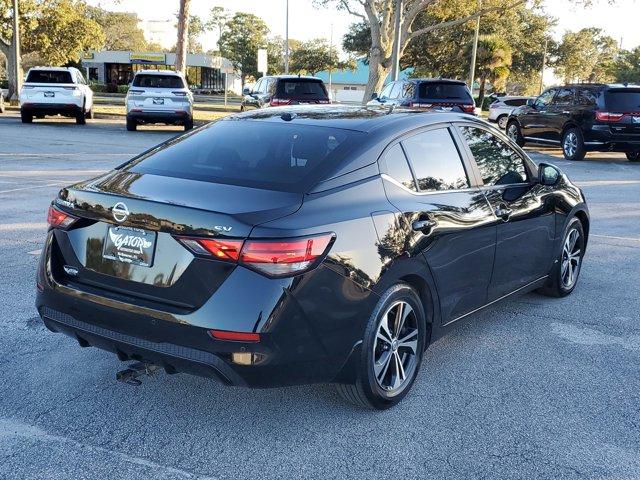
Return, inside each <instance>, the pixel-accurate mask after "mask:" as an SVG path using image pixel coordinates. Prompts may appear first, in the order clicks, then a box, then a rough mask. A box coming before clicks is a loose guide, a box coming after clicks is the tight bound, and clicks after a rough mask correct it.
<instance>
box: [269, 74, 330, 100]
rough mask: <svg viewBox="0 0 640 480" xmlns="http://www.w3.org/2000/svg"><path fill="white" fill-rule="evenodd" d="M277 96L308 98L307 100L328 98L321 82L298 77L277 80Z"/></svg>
mask: <svg viewBox="0 0 640 480" xmlns="http://www.w3.org/2000/svg"><path fill="white" fill-rule="evenodd" d="M278 97H280V98H301V99H305V98H308V99H309V100H326V99H327V98H328V96H327V91H326V90H325V88H324V85H323V84H322V82H320V81H317V80H299V79H292V80H280V81H279V82H278Z"/></svg>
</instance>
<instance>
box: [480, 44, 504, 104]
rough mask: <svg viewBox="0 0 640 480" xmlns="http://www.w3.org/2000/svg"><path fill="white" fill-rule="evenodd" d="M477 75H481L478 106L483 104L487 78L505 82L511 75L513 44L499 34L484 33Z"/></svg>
mask: <svg viewBox="0 0 640 480" xmlns="http://www.w3.org/2000/svg"><path fill="white" fill-rule="evenodd" d="M476 65H477V67H476V75H478V76H479V77H480V91H479V92H478V106H482V102H483V100H484V95H485V89H486V84H487V80H490V81H491V83H493V84H494V85H495V84H496V83H503V82H505V81H506V79H507V77H508V76H509V72H510V70H509V67H510V66H511V46H510V45H509V44H508V43H507V42H506V41H505V40H504V39H502V38H501V37H499V36H497V35H482V36H481V37H480V38H479V39H478V53H477V57H476Z"/></svg>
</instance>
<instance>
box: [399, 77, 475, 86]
mask: <svg viewBox="0 0 640 480" xmlns="http://www.w3.org/2000/svg"><path fill="white" fill-rule="evenodd" d="M407 81H409V82H413V83H450V84H452V85H466V83H465V82H463V81H462V80H455V79H453V78H408V79H407Z"/></svg>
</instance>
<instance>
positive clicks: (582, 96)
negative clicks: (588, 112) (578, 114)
mask: <svg viewBox="0 0 640 480" xmlns="http://www.w3.org/2000/svg"><path fill="white" fill-rule="evenodd" d="M597 102H598V94H597V92H594V91H593V90H590V89H588V88H581V89H580V90H578V100H577V103H578V105H582V106H584V107H593V106H595V105H596V103H597Z"/></svg>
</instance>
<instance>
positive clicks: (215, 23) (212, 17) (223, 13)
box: [206, 7, 231, 50]
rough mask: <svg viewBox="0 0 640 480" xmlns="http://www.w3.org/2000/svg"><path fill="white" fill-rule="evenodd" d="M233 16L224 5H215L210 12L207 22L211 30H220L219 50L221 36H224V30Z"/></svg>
mask: <svg viewBox="0 0 640 480" xmlns="http://www.w3.org/2000/svg"><path fill="white" fill-rule="evenodd" d="M229 18H231V15H230V14H229V12H228V11H227V10H226V9H225V8H224V7H213V8H212V9H211V11H210V12H209V19H208V20H207V22H206V25H207V28H208V29H209V30H217V31H218V50H220V37H222V31H223V30H224V28H225V27H226V26H227V22H228V21H229Z"/></svg>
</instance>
